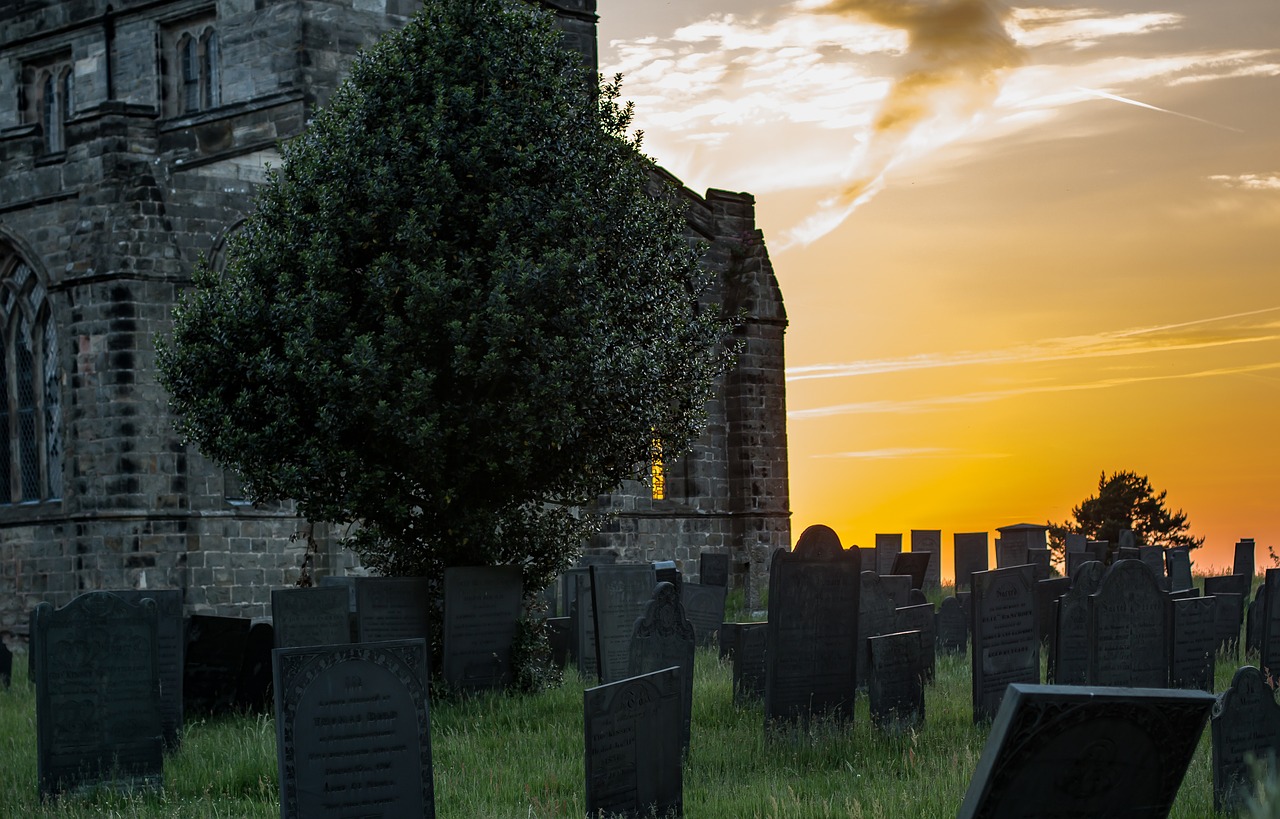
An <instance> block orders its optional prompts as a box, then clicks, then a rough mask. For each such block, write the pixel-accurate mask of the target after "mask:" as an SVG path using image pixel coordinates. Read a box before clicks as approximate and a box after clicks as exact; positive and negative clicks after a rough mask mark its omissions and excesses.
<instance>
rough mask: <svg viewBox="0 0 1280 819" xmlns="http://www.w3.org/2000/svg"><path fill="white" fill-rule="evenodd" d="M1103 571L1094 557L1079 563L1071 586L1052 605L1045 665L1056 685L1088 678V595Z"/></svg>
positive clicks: (1081, 682)
mask: <svg viewBox="0 0 1280 819" xmlns="http://www.w3.org/2000/svg"><path fill="white" fill-rule="evenodd" d="M1089 556H1090V557H1092V555H1089ZM1105 572H1106V567H1104V566H1103V565H1102V564H1101V563H1100V562H1098V561H1096V560H1089V561H1086V562H1084V563H1082V564H1081V565H1080V567H1079V569H1078V571H1077V572H1076V575H1075V577H1073V578H1071V588H1070V589H1068V590H1067V591H1066V592H1065V593H1064V594H1063V595H1062V596H1061V597H1059V598H1058V599H1057V601H1056V602H1055V604H1054V615H1053V618H1054V620H1053V622H1054V628H1053V634H1051V635H1050V638H1049V651H1050V654H1049V664H1048V665H1049V677H1050V679H1052V680H1053V682H1054V683H1055V684H1057V685H1084V684H1085V682H1087V681H1088V679H1089V595H1091V594H1093V593H1094V592H1096V591H1097V590H1098V586H1099V584H1101V583H1102V575H1103V574H1104V573H1105Z"/></svg>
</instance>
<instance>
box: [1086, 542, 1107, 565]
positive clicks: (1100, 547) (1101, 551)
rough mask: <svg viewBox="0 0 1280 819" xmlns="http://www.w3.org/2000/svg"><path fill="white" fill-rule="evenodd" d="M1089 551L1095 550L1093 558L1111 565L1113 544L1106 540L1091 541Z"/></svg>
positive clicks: (1103, 563)
mask: <svg viewBox="0 0 1280 819" xmlns="http://www.w3.org/2000/svg"><path fill="white" fill-rule="evenodd" d="M1088 545H1089V549H1088V551H1091V552H1093V559H1094V560H1096V561H1098V562H1099V563H1101V564H1102V565H1104V566H1110V565H1111V544H1110V543H1108V542H1107V541H1105V540H1091V541H1089V544H1088Z"/></svg>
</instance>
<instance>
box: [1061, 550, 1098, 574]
mask: <svg viewBox="0 0 1280 819" xmlns="http://www.w3.org/2000/svg"><path fill="white" fill-rule="evenodd" d="M1096 562H1097V558H1096V557H1094V555H1093V553H1092V552H1067V577H1075V576H1076V572H1078V571H1079V570H1080V567H1081V566H1083V565H1084V564H1086V563H1096Z"/></svg>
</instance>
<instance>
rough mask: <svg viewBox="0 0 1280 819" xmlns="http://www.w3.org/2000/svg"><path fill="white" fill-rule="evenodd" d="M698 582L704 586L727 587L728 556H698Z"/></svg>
mask: <svg viewBox="0 0 1280 819" xmlns="http://www.w3.org/2000/svg"><path fill="white" fill-rule="evenodd" d="M698 582H699V583H701V584H702V585H704V586H728V585H729V555H727V554H725V553H724V552H703V553H701V554H700V555H698Z"/></svg>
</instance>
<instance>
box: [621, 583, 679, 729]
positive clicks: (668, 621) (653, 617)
mask: <svg viewBox="0 0 1280 819" xmlns="http://www.w3.org/2000/svg"><path fill="white" fill-rule="evenodd" d="M695 646H696V638H695V636H694V631H693V624H692V623H690V622H689V618H688V617H687V616H686V615H685V610H684V604H683V603H681V602H680V593H679V592H677V591H676V588H675V586H673V585H671V584H670V583H666V582H661V583H658V584H657V586H655V587H654V590H653V598H652V599H650V600H649V603H648V605H647V606H645V610H644V614H642V615H640V617H639V618H638V619H637V620H636V622H635V626H634V627H633V629H632V631H631V651H630V663H629V665H628V674H627V676H628V677H638V676H640V675H641V674H649V673H652V672H654V671H661V670H662V669H664V668H671V667H673V666H674V667H677V668H679V669H680V692H681V694H680V696H681V702H682V703H683V711H682V720H683V723H682V724H683V725H684V728H683V730H682V733H681V743H680V744H681V747H683V748H688V747H689V726H690V719H691V717H692V714H693V655H694V648H695Z"/></svg>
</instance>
